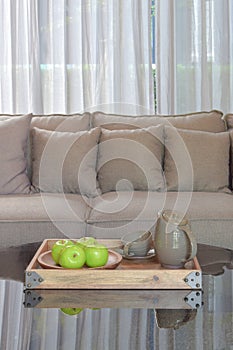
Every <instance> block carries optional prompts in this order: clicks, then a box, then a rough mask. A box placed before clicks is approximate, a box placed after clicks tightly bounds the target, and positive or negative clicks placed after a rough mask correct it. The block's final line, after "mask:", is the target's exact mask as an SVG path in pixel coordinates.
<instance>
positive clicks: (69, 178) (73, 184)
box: [32, 128, 100, 196]
mask: <svg viewBox="0 0 233 350" xmlns="http://www.w3.org/2000/svg"><path fill="white" fill-rule="evenodd" d="M99 135H100V128H94V129H92V130H90V131H80V132H76V133H69V132H59V131H49V130H43V129H38V128H33V130H32V185H33V186H34V188H35V189H36V190H37V191H41V192H53V193H56V192H58V193H61V192H63V191H64V192H65V193H81V194H84V195H85V194H86V195H88V196H96V195H97V194H98V189H97V187H98V186H97V182H96V158H97V144H98V141H99Z"/></svg>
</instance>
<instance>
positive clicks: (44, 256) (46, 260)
mask: <svg viewBox="0 0 233 350" xmlns="http://www.w3.org/2000/svg"><path fill="white" fill-rule="evenodd" d="M121 260H122V256H121V255H120V254H118V253H116V252H114V251H113V250H110V249H109V250H108V261H107V263H106V264H105V265H104V266H101V267H95V268H92V269H95V270H96V269H98V270H99V269H105V270H106V269H115V268H116V267H117V266H118V265H119V264H120V262H121ZM38 263H39V264H40V266H41V267H43V268H44V269H59V270H65V269H64V268H63V267H61V266H59V265H57V264H56V263H55V261H54V260H53V258H52V254H51V250H48V251H46V252H44V253H41V254H40V255H39V256H38ZM83 268H86V269H89V267H86V266H85V267H83Z"/></svg>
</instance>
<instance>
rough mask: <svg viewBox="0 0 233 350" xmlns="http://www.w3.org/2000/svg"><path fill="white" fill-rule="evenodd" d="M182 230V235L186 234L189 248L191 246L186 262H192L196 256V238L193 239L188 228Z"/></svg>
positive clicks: (184, 227)
mask: <svg viewBox="0 0 233 350" xmlns="http://www.w3.org/2000/svg"><path fill="white" fill-rule="evenodd" d="M182 230H183V231H184V233H185V234H186V236H187V237H188V240H189V243H190V246H191V252H190V255H189V257H188V258H187V259H186V261H189V260H192V259H193V258H194V257H195V256H196V254H197V242H196V238H195V237H194V235H193V233H192V231H191V229H190V227H189V226H188V225H187V226H183V227H182Z"/></svg>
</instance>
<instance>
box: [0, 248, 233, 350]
mask: <svg viewBox="0 0 233 350" xmlns="http://www.w3.org/2000/svg"><path fill="white" fill-rule="evenodd" d="M40 244H41V242H38V243H32V244H27V245H22V246H19V247H10V248H5V249H0V330H1V333H0V334H1V335H0V349H2V350H16V349H17V350H27V349H30V350H37V349H38V350H39V349H40V350H47V349H48V350H55V349H56V350H57V349H64V350H65V349H66V350H67V349H70V350H72V349H78V350H121V349H122V350H131V349H132V350H139V349H140V350H147V349H148V350H152V349H161V350H166V349H169V350H170V349H177V350H178V349H179V350H183V349H184V350H186V349H191V350H192V349H198V350H200V349H206V350H210V349H216V350H220V349H224V350H228V349H229V350H230V349H233V270H232V269H233V251H231V250H228V249H222V248H218V247H212V246H208V245H201V244H199V245H198V254H197V257H198V261H199V263H200V265H201V267H202V274H203V276H202V283H203V290H202V293H203V294H202V303H201V304H200V306H199V307H195V308H179V307H178V306H177V307H176V305H175V304H174V307H173V308H171V307H169V308H166V307H164V308H161V307H158V308H156V306H155V307H151V306H150V304H148V305H149V307H146V306H145V305H140V304H137V303H136V304H135V303H132V301H133V300H137V299H135V296H136V297H137V296H138V294H137V293H139V294H140V293H141V294H140V295H143V296H144V300H147V296H148V300H149V298H151V300H153V291H151V292H150V291H119V292H117V291H111V290H110V291H107V292H106V291H91V292H90V293H91V294H92V300H93V305H92V303H89V304H87V305H84V308H82V310H80V313H78V314H77V315H75V316H70V315H67V314H65V313H64V312H63V311H62V310H61V308H60V307H58V306H59V305H56V304H54V305H55V307H54V306H53V304H52V306H49V307H40V306H39V307H38V305H37V304H36V303H35V307H32V306H34V305H27V302H26V305H25V300H27V299H25V290H24V283H23V282H24V270H25V268H26V267H27V265H28V263H29V261H30V260H31V259H32V257H33V256H34V254H35V251H36V250H37V248H38V247H39V245H40ZM63 292H64V291H63ZM87 292H88V291H87ZM54 293H55V295H56V291H54ZM69 293H71V294H69ZM73 293H74V291H73ZM75 293H80V294H81V293H85V291H78V290H76V291H75ZM106 293H107V294H106ZM111 293H112V294H111ZM127 293H129V298H128V299H127ZM178 293H179V292H178ZM57 294H58V293H57ZM116 296H118V298H116ZM69 297H70V298H71V299H70V300H71V303H72V292H70V291H67V293H66V300H69ZM101 298H102V299H101ZM111 298H112V299H111ZM114 298H116V299H114ZM166 298H167V305H171V304H170V300H171V299H173V300H174V301H176V291H174V290H171V291H166ZM31 300H33V297H32V298H31ZM95 300H96V304H95ZM97 300H98V302H97ZM100 300H102V304H100ZM109 300H111V303H110V304H111V307H109ZM114 300H117V302H116V303H114ZM121 300H122V304H121ZM127 300H129V301H128V302H127ZM149 301H150V300H149ZM154 303H155V305H156V299H155V298H154ZM175 303H176V302H175ZM32 304H33V303H32ZM132 305H133V307H132ZM165 305H166V299H165ZM177 305H178V304H177ZM61 306H62V305H61ZM72 306H73V307H74V305H72ZM96 306H97V307H96ZM100 306H101V307H100ZM78 307H79V308H80V305H78Z"/></svg>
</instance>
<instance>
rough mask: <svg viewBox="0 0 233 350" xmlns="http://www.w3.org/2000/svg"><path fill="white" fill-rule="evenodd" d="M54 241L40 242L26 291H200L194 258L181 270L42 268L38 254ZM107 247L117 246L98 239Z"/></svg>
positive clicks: (124, 265)
mask: <svg viewBox="0 0 233 350" xmlns="http://www.w3.org/2000/svg"><path fill="white" fill-rule="evenodd" d="M56 240H57V239H46V240H44V241H43V243H42V244H41V246H40V247H39V249H38V250H37V252H36V254H35V255H34V257H33V259H32V260H31V262H30V264H29V265H28V267H27V269H26V271H25V288H26V289H118V290H119V289H124V290H125V289H143V290H146V289H168V290H171V289H176V290H178V289H186V290H200V289H201V288H202V273H201V268H200V265H199V263H198V260H197V258H196V257H195V258H194V259H193V260H192V261H190V262H188V263H187V264H186V265H185V268H184V269H165V268H163V267H161V265H160V264H159V262H158V261H157V260H156V256H155V257H154V258H153V259H148V260H126V259H122V261H121V263H120V265H119V266H118V267H117V268H116V269H114V270H104V269H100V270H94V269H77V270H65V269H58V270H57V269H42V268H41V267H40V265H39V264H38V261H37V259H38V257H39V256H40V254H42V253H44V252H46V251H48V250H50V249H51V247H52V246H53V244H54V243H55V241H56ZM98 241H100V242H101V243H104V244H105V245H106V246H107V247H108V248H113V247H116V246H117V245H119V243H120V242H119V241H117V240H98Z"/></svg>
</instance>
